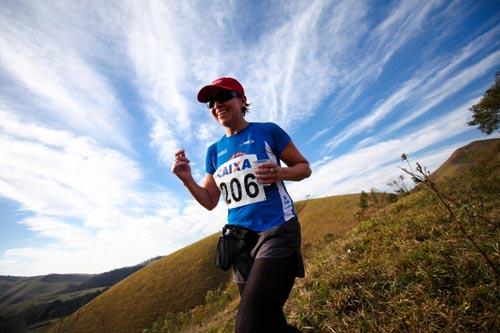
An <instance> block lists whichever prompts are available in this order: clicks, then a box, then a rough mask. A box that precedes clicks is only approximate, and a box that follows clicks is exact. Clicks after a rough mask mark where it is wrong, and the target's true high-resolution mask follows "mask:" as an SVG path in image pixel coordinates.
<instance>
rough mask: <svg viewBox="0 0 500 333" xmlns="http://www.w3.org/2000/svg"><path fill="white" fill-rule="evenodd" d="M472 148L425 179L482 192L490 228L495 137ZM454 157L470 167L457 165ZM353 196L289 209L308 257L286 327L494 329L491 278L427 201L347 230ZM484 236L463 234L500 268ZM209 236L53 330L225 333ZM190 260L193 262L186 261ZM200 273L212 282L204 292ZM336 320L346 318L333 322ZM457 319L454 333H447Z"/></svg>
mask: <svg viewBox="0 0 500 333" xmlns="http://www.w3.org/2000/svg"><path fill="white" fill-rule="evenodd" d="M475 144H476V143H473V144H471V145H472V146H471V147H475ZM479 145H481V147H482V148H481V149H475V148H473V149H463V150H458V151H457V152H458V154H454V155H452V157H453V160H454V161H453V163H452V162H451V161H447V162H446V163H445V164H444V165H443V167H442V168H440V169H439V170H438V171H439V172H436V173H435V174H434V175H433V176H434V177H435V179H440V180H443V181H444V182H445V185H447V186H448V187H449V189H448V191H449V193H450V194H453V191H454V190H462V189H465V188H467V186H469V185H470V184H476V185H477V184H479V185H481V184H483V183H486V184H487V186H486V187H484V186H483V187H482V188H480V189H479V190H478V191H479V193H481V198H480V199H481V200H483V201H482V202H483V204H484V205H483V207H485V210H484V212H483V213H484V214H486V215H487V216H488V218H489V219H493V221H494V223H496V224H495V225H496V226H498V221H497V220H495V218H497V216H498V214H497V213H498V212H497V211H495V209H496V208H495V207H499V206H500V205H499V204H498V197H500V196H499V195H498V194H499V193H498V189H497V188H495V187H494V184H500V181H497V182H495V180H498V171H496V173H494V174H491V172H495V170H500V168H498V167H496V168H495V167H491V165H492V163H493V165H495V163H496V166H498V151H499V144H498V140H488V141H487V142H485V143H480V144H479ZM469 146H470V145H469ZM469 146H467V147H469ZM483 148H484V150H483ZM471 152H472V155H471ZM477 152H479V155H480V156H479V157H481V156H482V162H481V163H478V162H477V161H478V156H473V155H475V154H476V153H477ZM485 152H486V153H485ZM462 154H464V155H462ZM456 160H458V161H470V162H471V163H469V162H467V163H469V164H463V163H462V165H459V164H460V163H461V162H458V163H457V162H456ZM485 160H486V161H485ZM447 163H448V165H453V168H454V170H451V169H450V168H451V167H449V166H447ZM478 164H479V165H484V166H489V167H487V168H486V169H485V170H486V171H485V170H483V171H481V172H482V173H483V174H481V172H479V173H478V172H472V173H471V174H469V173H467V172H466V171H468V170H471V169H474V167H475V166H477V165H478ZM457 170H458V171H457ZM485 172H489V174H487V175H486V174H484V173H485ZM457 175H458V176H457ZM450 176H454V177H453V181H454V182H451V181H450V180H449V178H446V177H450ZM459 176H460V177H459ZM467 177H469V178H467ZM478 177H479V178H478ZM481 177H483V178H481ZM484 177H486V178H484ZM495 177H496V178H495ZM484 179H487V181H484ZM469 187H470V186H469ZM495 191H496V192H495ZM492 193H493V194H496V195H492ZM455 194H457V195H461V194H460V193H455ZM358 198H359V197H358V195H347V196H339V197H330V198H322V199H314V200H308V201H306V202H299V203H297V205H296V206H297V210H298V211H299V212H300V213H299V216H300V219H301V222H302V226H303V239H304V243H305V244H309V245H311V246H306V248H307V249H306V250H307V251H305V252H306V258H305V259H306V265H307V277H306V279H303V280H299V282H298V285H297V287H296V288H295V289H294V290H295V291H294V293H293V295H292V298H291V299H290V302H289V304H288V305H287V311H288V313H289V316H290V318H292V321H294V322H295V323H296V324H297V325H298V326H300V327H301V328H302V329H304V330H305V331H314V332H330V331H331V329H330V328H332V329H334V328H335V330H336V331H337V330H338V331H359V330H361V331H366V330H368V331H380V330H388V331H397V330H400V329H403V330H420V329H427V330H431V331H432V330H436V331H439V330H442V329H444V330H448V331H453V330H460V328H461V327H471V328H475V329H478V328H479V329H480V328H481V327H480V326H477V322H474V320H472V319H471V318H473V317H474V316H479V317H478V318H481V319H484V320H485V322H486V326H485V327H486V328H488V327H489V328H491V327H495V326H494V325H495V322H494V318H495V317H494V312H493V311H492V309H494V308H495V305H496V308H498V299H499V297H498V291H495V289H493V290H494V291H493V294H492V293H490V292H488V290H491V283H492V276H491V272H489V271H488V267H486V266H485V264H484V261H482V260H481V258H480V256H479V255H478V254H477V252H475V251H474V250H473V249H471V245H470V244H468V243H467V242H466V241H464V239H463V237H461V236H460V234H459V233H457V228H456V226H454V225H453V224H450V223H451V222H450V221H449V219H448V218H447V214H446V212H445V211H444V210H443V209H442V208H441V207H440V206H439V203H438V202H437V200H436V198H435V197H433V196H432V195H431V194H430V193H428V192H426V191H425V190H421V189H417V190H415V191H413V193H412V194H410V195H408V196H406V197H402V199H401V200H400V201H398V202H397V203H394V204H391V205H389V206H387V207H385V208H383V209H382V210H379V211H378V212H377V209H375V210H373V211H372V214H371V215H370V214H368V215H366V216H367V218H366V219H365V221H363V223H362V224H361V226H360V227H358V228H355V229H354V230H352V231H350V230H351V229H350V228H353V227H355V226H356V225H357V223H356V222H355V221H356V219H355V217H354V216H355V212H356V210H357V203H358ZM462 199H463V198H462ZM466 199H467V198H466ZM495 200H496V201H495ZM471 202H472V201H471ZM378 208H380V206H379V207H378ZM495 212H496V213H495ZM483 227H484V226H483V225H482V224H481V223H479V222H477V221H475V222H474V223H473V224H472V227H471V228H472V229H470V232H474V233H475V234H477V235H478V237H479V239H481V241H482V242H484V244H486V245H485V246H486V248H487V249H488V251H489V253H490V254H492V255H493V257H494V258H495V260H496V261H497V262H498V258H499V255H498V253H497V252H498V250H495V248H497V247H495V246H494V245H492V244H493V243H491V242H492V239H498V238H499V236H500V235H498V227H496V229H495V228H494V229H491V226H490V227H488V226H487V227H486V228H483ZM495 237H496V238H495ZM216 238H217V235H213V236H211V237H209V238H206V239H204V240H202V241H200V242H198V243H196V244H193V245H191V246H190V247H188V248H186V249H182V250H179V251H178V252H176V253H174V254H172V255H171V256H168V257H166V258H164V259H163V260H161V261H159V262H157V263H156V264H155V265H152V266H150V267H148V268H146V269H143V270H142V271H140V272H138V273H136V274H134V275H133V276H131V277H129V278H128V279H126V280H124V281H122V282H121V283H120V284H118V285H116V286H115V287H113V288H111V289H110V290H108V291H107V292H106V293H104V294H103V295H101V296H100V297H98V298H96V299H95V300H94V301H92V302H91V303H89V304H88V305H87V306H85V307H84V308H82V309H81V310H80V311H78V312H77V313H75V314H74V315H72V316H70V317H69V318H67V319H66V320H64V321H63V322H62V323H61V324H59V325H57V326H56V327H54V330H56V331H63V332H66V331H68V332H69V331H71V332H98V331H106V332H119V331H127V332H140V331H141V330H142V329H143V328H147V327H149V328H150V331H153V332H181V331H185V332H207V331H214V332H226V331H227V332H230V331H231V330H232V323H233V320H234V314H235V311H236V307H237V292H236V290H235V288H234V286H233V284H229V286H228V289H218V291H215V292H211V293H208V294H207V295H206V291H207V290H209V289H213V288H215V287H216V286H217V285H219V284H221V283H223V282H225V281H227V280H228V279H229V276H228V275H227V274H223V273H221V272H220V271H218V270H216V269H215V268H214V267H213V251H214V247H215V242H216ZM495 251H497V252H495ZM195 258H196V260H198V263H197V264H196V263H194V264H193V261H194V260H195ZM190 265H192V266H193V267H191V266H190ZM196 265H198V268H197V267H195V266H196ZM186 267H190V268H189V269H187V268H186ZM200 267H204V268H200ZM180 268H182V269H180ZM332 268H335V269H332ZM169 273H170V274H169ZM200 276H203V277H207V278H209V279H211V282H210V283H207V284H206V285H204V286H201V287H200V284H199V282H200V281H201V280H203V279H200ZM186 282H187V283H186ZM450 284H451V285H450ZM447 288H448V289H447ZM449 288H451V289H449ZM450 290H451V291H450ZM454 293H455V294H456V295H457V296H456V297H455V296H453V295H455V294H454ZM205 296H206V297H205ZM474 297H475V298H474ZM495 297H496V302H495ZM477 299H479V300H480V301H479V303H478V301H477ZM204 300H206V301H207V303H206V304H205V305H201V306H197V307H196V308H194V309H191V310H187V311H184V312H182V313H176V314H173V312H176V311H179V310H182V309H189V308H191V307H192V306H193V305H196V304H201V303H203V301H204ZM471 304H472V305H474V308H473V309H470V305H471ZM481 306H482V308H481ZM478 307H479V308H478ZM400 309H404V310H400ZM492 314H493V315H492ZM160 317H162V318H164V319H161V320H159V319H160ZM339 317H340V318H343V319H342V320H340V321H339V320H338V318H339ZM155 320H158V321H156V322H155V323H154V325H153V324H152V323H153V322H154V321H155ZM400 321H402V324H401V325H402V326H401V325H400V324H398V323H399V322H400ZM454 321H456V322H457V324H456V325H455V324H453V325H452V324H451V323H453V322H454ZM497 324H498V323H497ZM141 325H142V326H141ZM398 325H399V326H398ZM447 325H448V326H447ZM461 325H462V326H461ZM488 325H489V326H488ZM492 325H493V326H492ZM308 327H309V328H308ZM483 331H484V330H483Z"/></svg>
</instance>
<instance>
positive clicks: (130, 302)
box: [53, 195, 358, 332]
mask: <svg viewBox="0 0 500 333" xmlns="http://www.w3.org/2000/svg"><path fill="white" fill-rule="evenodd" d="M357 200H358V195H344V196H339V197H328V198H322V199H314V200H308V201H307V202H299V203H297V210H298V211H300V213H299V216H300V219H301V223H302V226H303V239H304V243H308V244H316V243H317V242H318V241H319V240H321V239H323V237H325V235H327V234H341V233H343V232H344V231H345V230H346V229H348V228H350V227H352V226H354V225H355V224H356V222H355V218H354V212H355V210H356V208H357V207H356V205H357ZM334 211H335V214H334V213H333V212H334ZM322 216H324V218H323V217H322ZM320 217H321V218H320ZM217 238H218V233H217V234H214V235H212V236H209V237H207V238H205V239H202V240H201V241H199V242H197V243H195V244H192V245H190V246H188V247H186V248H183V249H181V250H179V251H177V252H175V253H173V254H170V255H168V256H166V257H164V258H163V259H161V260H159V261H158V262H156V263H154V264H152V265H149V266H148V267H146V268H145V269H143V270H141V271H139V272H137V273H135V274H134V275H132V276H130V277H128V278H127V279H125V280H123V281H121V282H120V283H118V284H117V285H115V286H114V287H112V288H110V289H109V290H107V291H106V292H105V293H103V294H102V295H100V296H99V297H97V298H96V299H94V300H93V301H92V302H90V303H89V304H87V305H86V306H84V307H83V308H82V309H80V310H78V311H77V312H76V313H74V314H73V315H71V316H70V317H68V318H66V319H64V320H63V321H62V322H60V323H57V324H56V326H55V327H54V329H53V331H58V332H59V331H62V332H102V331H103V330H104V331H106V332H125V331H126V332H140V331H141V330H142V329H143V328H144V327H148V326H150V325H151V324H152V323H153V322H154V321H156V320H158V319H159V318H160V317H161V316H163V315H164V314H165V313H169V312H175V311H180V310H185V309H189V308H192V307H194V306H196V305H199V304H202V303H203V302H204V301H205V296H206V294H207V292H208V291H209V290H213V289H216V288H217V287H219V286H220V285H221V284H224V283H226V282H228V281H229V280H230V279H231V274H230V273H229V272H227V273H225V272H222V271H221V270H219V269H217V268H216V267H215V266H214V255H215V254H214V252H215V245H216V242H217Z"/></svg>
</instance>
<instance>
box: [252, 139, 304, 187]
mask: <svg viewBox="0 0 500 333" xmlns="http://www.w3.org/2000/svg"><path fill="white" fill-rule="evenodd" d="M280 160H282V161H283V162H285V164H286V165H287V166H286V167H280V166H278V165H277V164H276V163H274V162H268V163H264V164H262V165H259V167H257V170H256V172H255V175H256V176H257V181H258V182H259V183H261V184H266V185H267V184H272V183H276V182H279V181H281V180H295V181H299V180H302V179H304V178H307V177H309V176H310V175H311V168H310V167H309V162H308V161H307V160H306V159H305V157H304V156H302V154H301V153H300V151H299V150H298V149H297V147H295V145H294V144H293V142H292V141H290V142H288V144H287V145H286V146H285V149H283V151H282V152H281V155H280Z"/></svg>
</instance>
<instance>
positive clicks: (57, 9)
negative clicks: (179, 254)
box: [0, 0, 500, 276]
mask: <svg viewBox="0 0 500 333" xmlns="http://www.w3.org/2000/svg"><path fill="white" fill-rule="evenodd" d="M499 10H500V2H498V1H486V0H484V1H473V0H459V1H436V0H429V1H420V0H416V1H413V0H410V1H382V0H380V1H374V0H370V1H365V0H357V1H351V0H346V1H343V0H337V1H324V0H316V1H314V0H306V1H301V0H294V1H277V0H276V1H218V0H214V1H202V0H200V1H188V0H186V1H154V0H152V1H118V0H116V1H92V0H89V1H69V0H64V1H55V0H48V1H22V0H4V1H1V2H0V275H23V276H32V275H42V274H48V273H100V272H105V271H109V270H111V269H115V268H119V267H124V266H130V265H135V264H137V263H140V262H142V261H144V260H146V259H149V258H152V257H155V256H158V255H166V254H169V253H171V252H173V251H175V250H177V249H179V248H182V247H184V246H186V245H188V244H190V243H193V242H194V241H196V240H199V239H201V238H203V237H205V236H207V235H210V234H213V233H215V232H217V231H218V230H220V228H221V227H222V226H223V225H224V223H225V218H226V209H225V207H224V205H223V203H222V202H221V203H219V205H218V206H217V208H216V209H214V210H213V211H207V210H205V209H204V208H202V207H201V206H200V205H199V204H197V203H196V202H195V201H194V200H193V199H192V198H191V196H190V195H189V194H188V192H187V191H186V189H185V188H184V187H183V186H182V184H181V183H180V182H179V180H178V179H177V178H176V177H175V176H174V175H173V174H172V173H171V164H172V161H173V155H174V152H175V151H176V150H177V149H178V148H184V149H185V150H186V153H187V156H188V158H189V159H190V160H191V166H192V169H193V173H194V176H195V179H197V180H201V179H202V177H203V176H204V174H205V171H204V161H205V153H206V149H207V147H208V146H209V145H210V144H211V143H213V142H214V141H216V140H218V139H219V138H220V137H221V136H222V135H223V134H224V129H223V128H222V127H220V126H219V125H218V124H217V122H216V121H215V120H214V119H213V118H212V116H211V115H210V113H209V112H208V110H207V108H206V106H205V105H203V104H200V103H198V102H197V101H196V94H197V92H198V90H199V89H200V88H201V87H203V86H204V85H206V84H208V83H210V82H211V81H213V80H214V79H216V78H217V77H220V76H232V77H235V78H237V79H238V80H239V81H240V82H241V83H242V84H243V86H244V87H245V92H246V95H247V98H248V101H249V102H250V103H251V107H250V112H249V113H248V114H247V116H246V118H247V120H248V121H251V122H268V121H271V122H275V123H277V124H278V125H279V126H281V127H282V128H283V129H285V131H287V133H288V134H289V135H290V136H291V138H292V140H293V142H294V143H295V144H296V146H297V147H298V148H299V150H300V151H301V152H302V153H303V154H304V155H305V156H306V158H307V159H308V160H309V162H310V163H311V166H312V171H313V174H312V176H311V177H310V178H308V179H306V180H304V181H301V182H287V183H286V186H287V188H288V190H289V192H290V194H291V196H292V197H293V198H294V200H303V199H305V198H316V197H324V196H329V195H339V194H346V193H357V192H360V191H361V190H365V191H369V190H370V189H371V188H376V189H378V190H390V188H389V187H388V186H387V183H388V182H389V181H390V180H391V179H394V178H395V177H397V176H398V175H399V174H401V173H402V172H401V170H400V169H399V168H398V167H399V166H402V162H401V159H400V156H401V154H402V153H406V154H408V155H409V158H410V160H411V161H412V162H413V163H415V162H417V161H418V162H420V163H421V164H422V165H425V166H427V168H428V169H430V170H431V171H432V170H435V169H436V168H437V167H439V165H440V164H441V163H443V162H444V161H445V160H446V159H447V158H448V157H449V155H450V154H451V153H452V152H453V151H454V150H455V149H457V148H459V147H461V146H463V145H465V144H467V143H469V142H471V141H474V140H481V139H486V138H491V137H499V134H498V132H496V133H494V134H493V135H491V136H488V137H487V136H485V135H484V134H482V133H481V132H480V131H478V130H477V129H476V128H474V127H470V126H468V125H467V121H469V120H470V119H471V112H470V111H469V108H470V107H471V106H472V105H474V104H476V103H477V102H478V101H479V100H480V99H481V96H482V95H483V93H484V91H485V90H486V89H487V88H488V87H490V86H491V85H492V84H493V82H494V78H495V72H497V71H500V24H499V23H500V15H499Z"/></svg>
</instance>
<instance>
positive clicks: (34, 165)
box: [0, 112, 225, 275]
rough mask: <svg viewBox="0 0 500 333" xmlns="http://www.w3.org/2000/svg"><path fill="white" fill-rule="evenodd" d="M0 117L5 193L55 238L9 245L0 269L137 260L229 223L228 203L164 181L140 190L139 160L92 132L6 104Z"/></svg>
mask: <svg viewBox="0 0 500 333" xmlns="http://www.w3.org/2000/svg"><path fill="white" fill-rule="evenodd" d="M0 124H1V125H0V133H1V135H0V154H1V156H2V159H1V160H0V196H2V197H6V198H9V199H11V200H15V201H16V202H19V203H20V204H21V205H22V207H23V209H24V210H26V211H29V212H31V213H32V214H33V216H31V217H28V218H25V219H23V220H21V221H19V223H20V224H22V225H24V226H26V227H27V228H28V229H29V230H31V231H33V232H34V233H35V234H36V235H37V236H38V237H41V238H42V239H46V240H47V241H48V244H47V245H43V246H40V247H37V248H36V249H28V248H26V249H18V250H16V249H11V250H8V251H7V252H5V253H4V255H3V257H2V259H1V260H0V274H21V273H22V274H30V275H32V274H47V273H50V272H59V273H61V272H71V271H75V272H100V271H105V270H109V269H113V268H116V267H119V266H126V265H132V264H136V263H138V262H140V261H142V260H145V259H148V258H150V257H152V256H156V255H159V254H166V253H169V252H171V251H173V250H175V249H177V248H179V247H181V246H184V245H187V244H189V243H192V242H193V241H195V240H197V239H199V238H201V237H203V236H206V235H208V234H210V233H211V232H215V231H216V230H217V229H218V228H219V227H220V226H221V224H223V223H224V220H225V218H224V216H223V215H224V214H223V212H224V211H223V208H219V209H217V210H215V211H214V212H210V213H209V212H208V211H205V210H204V208H202V207H201V206H199V205H197V204H195V203H194V202H190V203H188V204H187V205H186V204H183V203H182V202H179V201H178V199H176V197H175V195H174V194H173V193H170V191H168V190H166V189H164V188H160V187H156V188H153V189H148V188H146V189H142V190H141V189H140V188H139V186H138V185H139V181H140V180H141V177H142V172H141V170H140V168H139V166H138V165H137V164H136V162H134V161H133V160H131V159H130V158H129V157H127V156H125V155H123V154H122V153H120V152H118V151H116V150H112V149H109V148H104V147H102V146H100V145H99V144H98V143H96V142H95V141H93V140H92V139H90V138H86V137H79V136H76V135H74V134H72V133H70V132H67V131H56V130H50V129H47V128H44V127H41V126H38V125H35V124H29V123H28V124H26V123H23V122H21V121H19V120H18V119H17V118H16V117H13V116H9V115H8V114H7V113H6V112H0ZM182 207H185V208H182ZM91 257H92V258H95V259H93V260H88V258H91ZM54 258H58V259H57V261H56V262H55V261H54ZM76 263H78V264H76ZM7 264H8V265H7Z"/></svg>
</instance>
